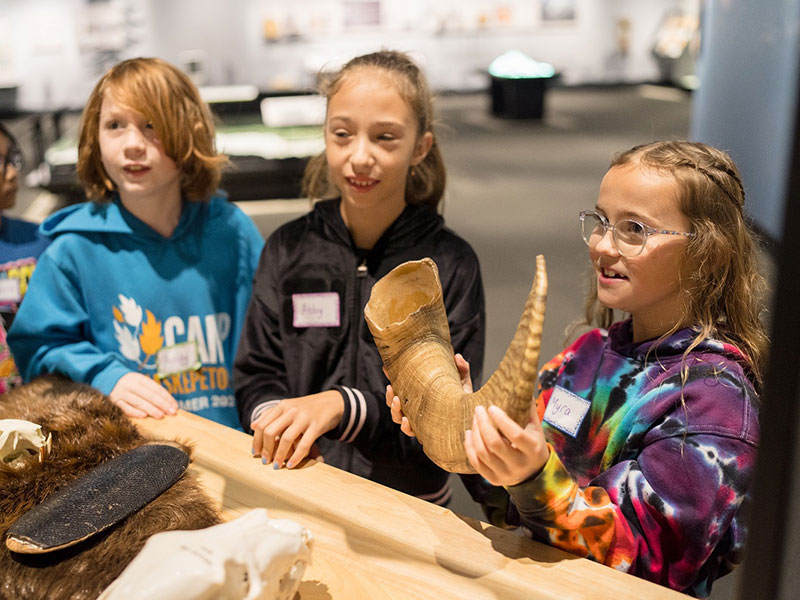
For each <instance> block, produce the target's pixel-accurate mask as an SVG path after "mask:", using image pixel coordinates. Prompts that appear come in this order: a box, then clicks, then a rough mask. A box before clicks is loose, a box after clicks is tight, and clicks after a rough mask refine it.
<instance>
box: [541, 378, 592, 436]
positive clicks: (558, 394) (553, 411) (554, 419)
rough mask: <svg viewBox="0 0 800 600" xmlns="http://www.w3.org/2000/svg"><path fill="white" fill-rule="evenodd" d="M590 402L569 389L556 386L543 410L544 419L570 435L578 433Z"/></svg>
mask: <svg viewBox="0 0 800 600" xmlns="http://www.w3.org/2000/svg"><path fill="white" fill-rule="evenodd" d="M590 405H591V403H590V402H589V401H588V400H585V399H583V398H581V397H580V396H578V395H577V394H573V393H572V392H570V391H569V390H565V389H564V388H562V387H559V386H556V387H555V388H554V389H553V393H552V394H551V395H550V402H548V403H547V409H545V411H544V420H545V421H547V422H548V423H550V425H552V426H553V427H555V428H557V429H560V430H561V431H563V432H564V433H568V434H569V435H571V436H572V437H575V435H576V434H577V433H578V429H580V427H581V423H583V419H584V417H586V413H587V412H589V406H590Z"/></svg>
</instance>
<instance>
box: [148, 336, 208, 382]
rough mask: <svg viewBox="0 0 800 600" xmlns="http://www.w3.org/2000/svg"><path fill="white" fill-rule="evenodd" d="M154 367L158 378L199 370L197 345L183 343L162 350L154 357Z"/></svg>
mask: <svg viewBox="0 0 800 600" xmlns="http://www.w3.org/2000/svg"><path fill="white" fill-rule="evenodd" d="M156 367H157V369H158V376H159V377H168V376H170V375H176V374H177V373H183V372H184V371H196V370H197V369H199V368H200V359H199V358H198V357H197V343H196V342H184V343H182V344H175V345H174V346H167V347H166V348H162V349H161V350H159V351H158V354H157V355H156Z"/></svg>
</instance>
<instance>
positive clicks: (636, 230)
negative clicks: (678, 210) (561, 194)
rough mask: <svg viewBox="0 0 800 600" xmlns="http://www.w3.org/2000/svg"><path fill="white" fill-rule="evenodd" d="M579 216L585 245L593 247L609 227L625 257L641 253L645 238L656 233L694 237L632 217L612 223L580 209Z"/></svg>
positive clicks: (596, 213)
mask: <svg viewBox="0 0 800 600" xmlns="http://www.w3.org/2000/svg"><path fill="white" fill-rule="evenodd" d="M580 217H581V233H582V234H583V241H584V242H586V245H587V246H589V247H590V248H594V247H595V246H596V245H597V244H599V243H600V240H602V239H603V238H604V237H605V235H606V232H607V231H608V230H609V229H610V230H611V232H612V234H613V239H614V246H615V247H616V248H617V251H618V252H619V253H620V254H621V255H622V256H627V257H632V256H638V255H639V254H641V253H642V250H644V247H645V244H647V238H648V237H650V236H651V235H654V234H657V233H664V234H666V235H685V236H686V237H694V233H686V232H684V231H672V230H670V229H654V228H652V227H649V226H647V225H645V224H644V223H640V222H639V221H634V220H633V219H622V220H621V221H617V222H616V223H615V224H614V225H612V224H611V223H609V222H608V219H606V218H605V217H604V216H603V215H601V214H600V213H598V212H596V211H593V210H582V211H581V212H580Z"/></svg>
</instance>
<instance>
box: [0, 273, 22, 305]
mask: <svg viewBox="0 0 800 600" xmlns="http://www.w3.org/2000/svg"><path fill="white" fill-rule="evenodd" d="M20 300H22V294H21V293H20V291H19V279H15V278H13V277H6V278H4V279H0V303H2V304H8V303H11V302H14V303H16V302H19V301H20Z"/></svg>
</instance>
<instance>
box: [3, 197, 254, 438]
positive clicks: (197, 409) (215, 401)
mask: <svg viewBox="0 0 800 600" xmlns="http://www.w3.org/2000/svg"><path fill="white" fill-rule="evenodd" d="M41 231H42V233H43V234H44V235H46V236H48V237H50V238H52V239H53V242H52V243H51V244H50V246H48V248H47V249H46V250H45V252H44V253H43V254H42V255H41V257H40V258H39V263H38V265H37V267H36V271H35V272H34V274H33V276H32V278H31V281H30V284H29V287H28V291H27V294H26V296H25V302H24V303H23V304H22V306H21V308H20V311H19V313H18V314H17V317H16V319H15V321H14V325H13V326H12V328H11V331H9V345H10V346H11V349H12V352H13V354H14V358H15V359H16V361H17V365H18V366H19V369H20V372H21V373H22V376H23V378H24V379H25V381H29V380H30V379H32V378H34V377H36V376H37V375H41V374H44V373H61V374H63V375H66V376H67V377H69V378H70V379H73V380H75V381H81V382H84V383H88V384H90V385H92V386H94V387H96V388H97V389H99V390H100V391H101V392H103V393H105V394H108V393H109V392H110V391H111V390H112V389H113V387H114V386H115V385H116V383H117V381H118V380H119V378H120V377H122V376H123V375H125V374H126V373H129V372H131V371H138V372H141V373H144V374H146V375H148V376H150V377H153V378H154V379H156V380H157V381H160V382H161V384H162V385H163V386H164V387H165V388H166V389H167V390H168V391H169V392H170V393H171V394H172V395H173V396H174V397H175V398H176V400H178V403H179V405H180V407H181V408H183V409H186V410H189V411H191V412H194V413H197V414H199V415H201V416H203V417H206V418H209V419H212V420H214V421H217V422H219V423H223V424H225V425H229V426H231V427H235V428H237V429H240V428H241V427H240V425H239V419H238V414H237V411H236V407H235V401H234V393H233V382H232V378H231V367H232V364H233V359H234V357H235V354H236V346H237V344H238V341H239V334H240V331H241V327H242V322H243V319H244V315H245V311H246V309H247V304H248V302H249V299H250V291H251V286H252V278H253V273H254V271H255V268H256V265H257V264H258V259H259V256H260V254H261V249H262V247H263V245H264V240H263V238H262V236H261V234H260V233H259V232H258V230H257V229H256V227H255V225H254V224H253V222H252V221H251V220H250V218H249V217H247V216H246V215H245V214H244V213H242V211H241V210H239V209H238V208H237V207H236V206H234V205H233V204H231V203H229V202H228V201H227V200H226V199H225V198H224V197H221V196H215V197H213V198H212V199H211V200H210V201H209V202H208V203H203V202H188V203H186V205H185V207H184V209H183V214H182V215H181V219H180V222H179V223H178V226H177V227H176V228H175V231H174V232H173V233H172V235H171V236H170V237H169V238H165V237H163V236H161V235H160V234H159V233H157V232H156V231H154V230H153V229H152V228H150V227H149V226H148V225H146V224H145V223H143V222H142V221H140V220H139V219H138V218H136V217H135V216H134V215H133V214H132V213H130V212H129V211H128V210H126V209H125V207H124V206H123V205H122V203H121V202H120V201H119V198H115V199H114V201H113V202H111V203H107V204H97V203H91V202H89V203H83V204H77V205H74V206H70V207H67V208H65V209H63V210H60V211H58V212H57V213H55V214H53V215H52V216H50V217H49V218H48V219H47V220H46V221H45V222H44V223H43V224H42V226H41ZM187 342H188V343H189V346H194V349H192V350H190V353H193V354H195V356H196V359H197V360H196V362H195V361H192V362H194V364H193V365H192V366H191V367H190V368H188V369H185V370H182V371H180V372H177V371H176V370H174V369H173V370H172V371H170V370H169V369H167V368H165V364H166V363H165V361H164V358H166V357H165V355H166V354H168V353H164V352H162V353H161V354H159V351H161V350H163V349H165V348H170V347H173V346H175V345H176V344H183V343H187ZM185 347H186V346H184V348H185ZM157 361H161V365H162V368H161V369H160V370H159V369H158V367H157Z"/></svg>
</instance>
